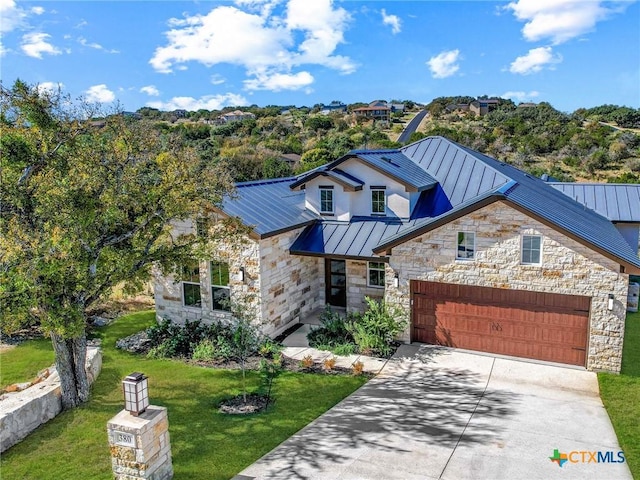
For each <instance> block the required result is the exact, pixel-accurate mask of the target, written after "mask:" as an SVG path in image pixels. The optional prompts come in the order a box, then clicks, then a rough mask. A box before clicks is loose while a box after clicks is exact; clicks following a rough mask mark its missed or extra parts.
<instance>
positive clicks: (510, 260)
mask: <svg viewBox="0 0 640 480" xmlns="http://www.w3.org/2000/svg"><path fill="white" fill-rule="evenodd" d="M459 231H469V232H475V233H476V258H475V260H456V259H455V258H456V249H457V232H459ZM522 234H539V235H542V237H543V240H542V264H541V265H521V264H520V242H521V235H522ZM619 270H620V267H619V265H618V264H617V263H616V262H614V261H612V260H609V259H608V258H606V257H604V256H603V255H601V254H599V253H597V252H595V251H593V250H591V249H589V248H588V247H586V246H584V245H582V244H581V243H578V242H576V241H574V240H572V239H570V238H569V237H567V236H565V235H563V234H561V233H559V232H557V231H556V230H553V229H551V228H549V227H547V226H545V225H544V224H542V223H540V222H538V221H537V220H535V219H533V218H531V217H528V216H527V215H525V214H523V213H521V212H519V211H518V210H515V209H513V208H512V207H510V206H509V205H507V204H506V203H504V202H496V203H493V204H491V205H488V206H486V207H483V208H481V209H479V210H477V211H475V212H472V213H470V214H468V215H466V216H463V217H461V218H459V219H457V220H455V221H452V222H451V223H449V224H446V225H444V226H442V227H439V228H437V229H435V230H433V231H431V232H428V233H426V234H424V235H421V236H420V237H416V238H414V239H412V240H409V241H407V242H406V243H403V244H401V245H398V246H396V247H394V248H393V251H392V254H391V255H390V261H389V266H388V267H387V271H386V298H387V300H388V301H389V302H394V303H397V304H399V305H400V306H401V307H402V308H404V309H406V311H407V312H409V311H410V298H409V280H411V279H415V280H429V281H437V282H445V283H457V284H466V285H478V286H485V287H496V288H510V289H515V290H533V291H539V292H548V293H560V294H567V295H584V296H588V297H591V298H592V301H591V315H590V335H589V341H588V352H587V369H588V370H595V371H598V370H605V371H611V372H619V371H620V366H621V360H622V340H623V336H624V322H625V315H626V314H625V310H626V308H625V307H626V298H627V290H628V283H629V276H628V275H626V274H621V273H619ZM396 272H397V273H398V274H399V280H400V282H399V288H395V287H394V286H393V276H394V274H395V273H396ZM609 294H613V295H614V296H615V302H614V309H613V311H609V310H608V309H607V302H608V295H609ZM408 338H409V331H408V330H407V332H405V336H404V338H403V339H404V340H405V341H406V340H408Z"/></svg>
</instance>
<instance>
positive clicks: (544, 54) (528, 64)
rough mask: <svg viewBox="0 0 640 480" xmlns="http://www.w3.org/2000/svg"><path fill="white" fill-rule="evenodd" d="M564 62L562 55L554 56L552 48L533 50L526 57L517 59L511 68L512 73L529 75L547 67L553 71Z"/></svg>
mask: <svg viewBox="0 0 640 480" xmlns="http://www.w3.org/2000/svg"><path fill="white" fill-rule="evenodd" d="M560 62H562V55H560V54H559V53H558V54H554V53H553V50H552V48H551V47H538V48H532V49H531V50H529V52H528V53H527V54H526V55H523V56H521V57H518V58H516V59H515V60H514V61H513V62H512V63H511V66H510V67H509V71H510V72H511V73H518V74H520V75H529V74H531V73H537V72H539V71H541V70H542V69H543V68H545V67H547V68H549V69H550V70H553V68H554V65H555V64H557V63H560Z"/></svg>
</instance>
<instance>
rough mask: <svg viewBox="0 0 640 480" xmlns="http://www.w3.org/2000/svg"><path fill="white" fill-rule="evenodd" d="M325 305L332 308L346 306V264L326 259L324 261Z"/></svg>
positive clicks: (341, 261) (342, 261)
mask: <svg viewBox="0 0 640 480" xmlns="http://www.w3.org/2000/svg"><path fill="white" fill-rule="evenodd" d="M324 268H325V272H326V280H325V282H326V286H327V303H328V304H329V305H332V306H334V307H346V306H347V262H345V261H344V260H335V259H333V258H327V259H326V260H325V265H324Z"/></svg>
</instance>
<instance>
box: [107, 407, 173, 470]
mask: <svg viewBox="0 0 640 480" xmlns="http://www.w3.org/2000/svg"><path fill="white" fill-rule="evenodd" d="M107 433H108V435H109V447H110V449H111V465H112V468H113V478H114V479H115V480H137V479H140V480H142V479H144V480H170V479H171V478H173V465H172V463H171V445H170V444H169V421H168V419H167V409H166V408H164V407H156V406H154V405H149V406H148V407H147V409H146V410H145V411H144V412H143V413H141V414H140V415H139V416H137V417H135V416H133V415H131V413H129V412H128V411H126V410H122V411H121V412H120V413H118V414H117V415H116V416H115V417H113V418H112V419H111V420H109V422H108V423H107Z"/></svg>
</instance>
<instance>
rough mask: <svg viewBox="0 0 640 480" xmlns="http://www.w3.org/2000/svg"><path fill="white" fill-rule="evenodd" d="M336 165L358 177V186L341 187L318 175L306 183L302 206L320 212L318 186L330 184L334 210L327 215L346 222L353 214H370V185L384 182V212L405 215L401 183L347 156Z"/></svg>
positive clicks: (405, 194)
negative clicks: (330, 214)
mask: <svg viewBox="0 0 640 480" xmlns="http://www.w3.org/2000/svg"><path fill="white" fill-rule="evenodd" d="M339 169H340V170H342V171H343V172H346V173H348V174H350V175H352V176H354V177H356V178H358V179H360V180H362V181H363V182H364V185H363V187H362V190H360V191H356V192H352V191H345V189H344V188H343V187H342V185H340V184H339V183H337V182H336V181H334V180H332V179H330V178H329V177H323V176H318V177H316V178H314V179H313V180H310V181H309V182H307V184H306V187H305V206H306V208H308V209H309V210H311V211H313V212H314V213H317V214H320V189H319V187H320V186H321V185H332V186H333V187H334V194H333V195H334V205H335V207H334V208H335V212H334V213H335V214H334V215H333V216H331V217H328V218H332V219H335V220H339V221H345V222H346V221H349V220H350V219H351V217H353V216H369V215H371V186H384V187H386V188H385V197H386V204H387V208H386V215H387V216H390V217H400V218H408V217H409V214H410V202H409V197H410V194H409V192H407V191H406V190H405V187H404V185H402V184H401V183H399V182H396V181H395V180H393V179H391V178H389V177H388V176H386V175H385V174H383V173H380V172H378V171H377V170H374V169H373V168H371V167H369V166H368V165H366V164H364V163H362V162H361V161H359V160H356V159H351V160H347V161H346V162H344V163H342V164H340V166H339ZM416 198H417V197H416Z"/></svg>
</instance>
